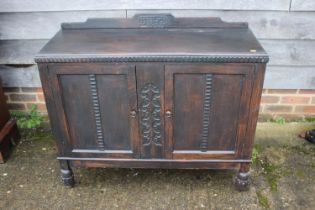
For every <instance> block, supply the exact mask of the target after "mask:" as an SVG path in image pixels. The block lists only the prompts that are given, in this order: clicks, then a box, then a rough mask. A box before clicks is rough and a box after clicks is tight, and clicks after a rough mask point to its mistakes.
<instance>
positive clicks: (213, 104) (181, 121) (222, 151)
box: [165, 64, 254, 159]
mask: <svg viewBox="0 0 315 210" xmlns="http://www.w3.org/2000/svg"><path fill="white" fill-rule="evenodd" d="M253 68H254V65H252V64H202V65H201V64H200V65H198V64H195V65H193V64H189V65H184V64H174V65H171V64H170V65H166V66H165V116H166V118H165V126H166V129H165V135H166V138H167V140H166V142H167V143H168V145H167V151H168V152H167V155H168V157H169V158H174V159H198V158H199V159H203V158H215V159H217V158H219V159H221V158H222V159H234V158H237V157H240V153H241V147H242V145H243V144H244V143H245V142H244V141H245V132H246V126H247V118H248V109H249V99H250V96H251V77H252V74H253Z"/></svg>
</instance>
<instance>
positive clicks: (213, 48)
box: [35, 15, 268, 62]
mask: <svg viewBox="0 0 315 210" xmlns="http://www.w3.org/2000/svg"><path fill="white" fill-rule="evenodd" d="M165 16H166V17H167V18H170V20H168V19H167V18H166V20H165V19H163V17H165ZM165 16H163V15H144V19H141V17H142V16H138V18H137V17H136V18H133V19H89V20H87V21H86V22H85V23H68V24H63V25H62V30H60V31H59V32H58V33H57V34H56V35H55V36H54V37H53V38H52V39H51V40H50V41H49V42H48V43H47V44H46V45H45V46H44V48H43V49H42V50H41V51H40V52H39V53H38V55H37V56H36V58H35V60H36V61H37V62H56V61H57V60H58V61H60V62H62V60H64V61H66V59H72V60H75V59H76V58H77V59H92V60H93V58H94V60H95V59H96V60H97V59H100V60H101V59H102V58H104V59H106V58H107V59H110V58H112V59H114V60H115V58H116V59H118V58H125V59H126V60H127V61H129V60H130V59H131V58H133V59H131V61H137V58H139V61H140V60H141V58H142V59H143V58H144V57H145V58H146V59H147V61H150V58H152V59H154V61H160V60H159V58H160V59H161V61H163V59H162V58H164V59H166V58H170V57H173V58H176V59H180V58H182V59H186V60H187V59H188V60H189V59H191V58H199V59H197V60H200V61H202V58H204V59H205V60H207V58H221V59H223V60H224V58H225V60H226V59H229V58H233V59H234V60H235V59H236V60H237V59H239V60H240V62H241V60H242V59H243V61H244V59H245V61H244V62H246V61H247V60H251V59H253V61H251V62H255V61H256V60H257V61H256V62H267V61H268V56H267V54H266V52H265V51H264V49H263V48H262V47H261V45H260V44H259V42H258V41H257V39H256V38H255V36H254V35H253V33H252V32H251V31H250V29H248V27H247V24H246V23H225V22H222V21H221V20H220V19H218V18H174V17H173V16H171V15H165ZM139 17H140V18H139ZM148 17H149V18H148ZM155 17H158V18H157V19H155ZM159 17H162V19H161V18H160V19H159ZM156 20H158V21H156ZM128 58H129V60H128ZM176 59H175V60H176ZM233 59H232V60H233ZM210 60H211V59H210ZM68 62H71V61H69V60H68Z"/></svg>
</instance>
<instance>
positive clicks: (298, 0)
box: [291, 0, 315, 11]
mask: <svg viewBox="0 0 315 210" xmlns="http://www.w3.org/2000/svg"><path fill="white" fill-rule="evenodd" d="M291 11H315V1H314V0H292V3H291Z"/></svg>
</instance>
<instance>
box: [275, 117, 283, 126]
mask: <svg viewBox="0 0 315 210" xmlns="http://www.w3.org/2000/svg"><path fill="white" fill-rule="evenodd" d="M275 122H276V123H278V124H280V125H284V124H285V119H284V118H283V117H278V118H276V119H275Z"/></svg>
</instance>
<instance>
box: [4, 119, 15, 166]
mask: <svg viewBox="0 0 315 210" xmlns="http://www.w3.org/2000/svg"><path fill="white" fill-rule="evenodd" d="M19 139H20V134H19V131H18V128H17V125H16V121H15V119H10V120H9V121H8V122H7V123H6V124H5V125H4V127H3V128H2V129H1V131H0V163H4V162H5V159H6V158H7V157H8V156H9V154H10V151H11V149H12V147H13V146H15V145H16V144H17V143H18V141H19Z"/></svg>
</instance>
